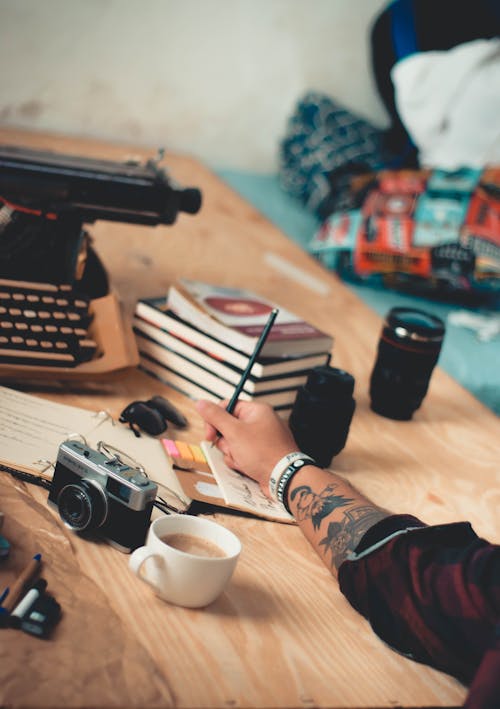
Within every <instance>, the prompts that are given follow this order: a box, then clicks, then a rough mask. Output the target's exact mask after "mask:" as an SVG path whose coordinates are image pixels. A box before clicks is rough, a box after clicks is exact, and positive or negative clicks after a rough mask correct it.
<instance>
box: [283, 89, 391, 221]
mask: <svg viewBox="0 0 500 709" xmlns="http://www.w3.org/2000/svg"><path fill="white" fill-rule="evenodd" d="M385 164H386V156H385V155H384V150H383V146H382V132H381V131H380V130H378V129H377V128H375V127H374V126H372V125H371V124H370V123H369V122H367V121H365V120H363V119H362V118H360V117H359V116H356V115H355V114H353V113H351V112H350V111H348V110H347V109H346V108H344V107H343V106H341V105H340V104H338V103H336V102H335V101H333V100H332V99H331V98H329V97H328V96H325V95H324V94H321V93H315V92H310V93H307V94H306V95H305V96H304V97H303V98H302V99H301V100H300V101H299V102H298V104H297V106H296V108H295V111H294V113H293V115H292V116H291V117H290V119H289V122H288V127H287V131H286V135H285V137H284V139H283V140H282V142H281V145H280V179H281V182H282V185H283V188H284V189H285V190H286V191H287V192H289V193H290V194H292V195H293V196H294V197H298V198H299V199H300V201H301V202H302V203H303V204H304V205H305V206H306V207H307V208H308V209H310V210H311V211H313V212H315V213H316V214H318V215H319V216H320V217H325V216H327V215H328V214H330V213H331V211H332V209H333V207H334V205H335V206H336V207H337V208H339V209H340V208H342V206H343V203H342V194H341V192H342V190H341V189H339V188H338V187H339V186H337V185H336V189H335V190H333V194H332V179H333V180H335V177H336V176H337V173H338V176H339V178H340V179H341V178H342V175H343V174H344V173H347V174H357V173H359V172H366V171H367V170H369V169H377V168H378V167H381V166H383V165H385ZM331 199H334V203H333V204H331V203H330V201H331Z"/></svg>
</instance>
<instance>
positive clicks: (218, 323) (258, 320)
mask: <svg viewBox="0 0 500 709" xmlns="http://www.w3.org/2000/svg"><path fill="white" fill-rule="evenodd" d="M168 307H169V308H170V309H171V310H173V311H174V313H176V314H177V315H179V317H181V318H182V319H183V320H186V321H187V322H189V323H191V324H193V325H195V326H196V327H197V328H198V329H200V330H202V331H203V332H206V333H207V334H209V335H210V336H212V337H215V338H217V339H218V340H222V341H223V342H226V343H227V344H228V345H230V346H231V347H234V348H235V349H237V350H240V351H241V352H245V353H246V354H247V355H251V354H252V352H253V351H254V349H255V345H256V343H257V340H258V338H259V335H260V334H261V332H262V330H263V328H264V326H265V324H266V322H267V320H268V318H269V314H270V313H271V311H272V310H273V309H274V308H278V309H279V313H278V316H277V318H276V320H275V323H274V325H273V327H272V329H271V331H270V333H269V336H268V338H267V340H266V342H265V343H264V346H263V348H262V352H261V354H262V356H263V357H287V356H293V355H304V354H313V353H317V352H325V351H326V352H329V351H330V350H331V348H332V345H333V338H332V337H331V335H328V334H327V333H325V332H322V331H321V330H318V328H316V327H314V325H312V324H310V323H308V322H306V321H304V320H303V319H302V318H300V317H299V316H297V315H294V314H293V313H291V312H289V311H287V310H285V309H284V308H281V307H280V306H279V305H278V304H276V303H272V302H270V301H268V300H266V299H265V298H263V297H261V296H260V295H256V294H255V293H252V292H251V291H248V290H244V289H241V288H226V287H222V286H215V285H210V284H208V283H202V282H201V281H193V280H188V279H186V278H184V279H180V280H179V281H178V282H177V283H176V284H175V285H173V286H171V287H170V289H169V291H168Z"/></svg>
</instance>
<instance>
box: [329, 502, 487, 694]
mask: <svg viewBox="0 0 500 709" xmlns="http://www.w3.org/2000/svg"><path fill="white" fill-rule="evenodd" d="M409 527H418V528H417V529H413V530H411V531H406V532H404V533H402V534H398V533H397V532H398V531H401V530H406V529H408V528H409ZM395 533H396V535H395V536H393V537H392V538H390V539H389V541H387V542H385V543H384V544H382V545H381V546H380V547H378V548H376V545H377V543H379V542H380V541H382V540H385V539H387V537H388V536H390V535H393V534H395ZM373 547H375V548H374V549H373V551H369V549H371V548H373ZM363 552H365V553H366V555H365V556H363ZM357 555H359V558H357ZM339 584H340V588H341V591H342V593H343V594H344V595H345V596H346V597H347V599H348V600H349V602H350V603H351V605H352V606H353V607H354V608H355V609H356V610H357V611H359V612H360V613H361V614H362V615H363V616H364V617H365V618H367V619H368V620H369V622H370V624H371V626H372V628H373V630H374V631H375V632H376V633H377V635H378V636H379V637H380V638H382V640H384V641H385V642H386V643H388V644H389V645H390V646H391V647H393V648H394V649H395V650H397V651H398V652H400V653H402V654H404V655H406V656H407V657H410V658H412V659H414V660H417V661H419V662H424V663H425V664H428V665H431V666H433V667H435V668H437V669H439V670H442V671H444V672H447V673H449V674H451V675H453V676H455V677H457V678H458V679H459V680H460V681H462V682H464V683H465V684H470V683H471V682H472V681H473V678H474V675H476V673H477V672H478V669H479V667H480V665H481V671H483V667H489V669H488V670H487V674H488V676H489V677H490V680H491V682H493V685H492V686H494V687H496V692H497V693H496V697H497V702H498V703H497V705H496V706H497V707H498V706H500V665H499V664H498V655H499V653H498V649H497V650H495V648H496V647H498V646H497V642H498V632H499V630H500V546H496V545H493V544H490V543H488V542H486V541H485V540H484V539H481V538H479V537H478V536H477V535H476V534H475V533H474V531H473V529H472V527H471V526H470V524H468V523H466V522H460V523H456V524H448V525H440V526H434V527H426V526H425V525H423V523H422V522H420V521H419V520H417V519H416V518H413V517H408V516H406V515H400V516H392V517H389V518H387V519H385V520H382V521H381V522H379V523H378V524H376V525H374V527H372V528H371V529H370V530H369V531H368V532H367V533H366V534H365V536H364V537H363V539H362V540H361V542H360V544H359V545H358V547H357V549H356V551H355V554H354V555H353V560H349V559H348V560H346V561H345V562H344V563H343V564H342V565H341V566H340V568H339ZM495 652H496V657H497V663H495ZM492 661H493V664H491V662H492ZM495 664H496V670H494V669H492V667H494V666H495ZM490 665H491V666H490ZM483 679H484V681H485V682H486V681H487V677H486V676H485V677H484V678H483ZM476 683H477V677H476V681H475V682H474V686H475V685H476ZM470 706H471V707H472V706H483V705H479V704H477V705H472V704H471V705H470ZM484 706H487V705H484ZM492 706H493V705H492Z"/></svg>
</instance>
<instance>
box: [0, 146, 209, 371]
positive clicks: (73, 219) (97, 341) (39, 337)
mask: <svg viewBox="0 0 500 709" xmlns="http://www.w3.org/2000/svg"><path fill="white" fill-rule="evenodd" d="M161 158H162V153H161V152H160V153H159V156H158V158H157V159H155V160H148V161H145V162H144V163H140V162H137V161H127V162H114V161H110V160H94V159H89V158H84V157H79V156H73V155H63V154H59V153H55V152H50V151H40V150H31V149H26V148H22V147H11V146H0V380H5V379H19V378H22V379H37V378H49V377H53V378H55V379H86V378H96V377H97V378H98V377H99V376H102V375H109V374H110V373H111V372H120V371H122V370H125V369H127V368H129V367H132V366H135V365H136V364H137V362H138V356H137V350H136V348H135V343H134V341H133V338H132V337H131V334H130V332H129V329H128V328H127V327H125V325H124V323H123V321H122V316H121V311H120V305H119V302H118V300H117V297H116V295H115V294H114V293H113V292H112V291H111V290H110V287H109V283H108V278H107V274H106V271H105V269H104V267H103V265H102V264H101V262H100V260H99V257H98V255H97V254H96V252H95V251H94V250H93V248H92V244H91V239H90V236H89V233H88V232H87V231H86V229H85V228H84V225H87V224H91V223H93V222H94V221H96V220H98V219H105V220H109V221H119V222H129V223H135V224H143V225H150V226H155V225H158V224H173V223H174V222H175V220H176V218H177V215H178V213H179V212H187V213H189V214H196V213H197V212H198V211H199V209H200V207H201V193H200V191H199V190H198V189H195V188H187V189H181V188H179V187H177V186H176V185H175V186H174V184H172V182H171V180H169V177H168V175H167V173H166V171H165V170H164V169H162V168H160V166H159V162H160V160H161Z"/></svg>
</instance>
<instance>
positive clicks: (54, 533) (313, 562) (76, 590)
mask: <svg viewBox="0 0 500 709" xmlns="http://www.w3.org/2000/svg"><path fill="white" fill-rule="evenodd" d="M0 139H1V140H2V141H3V142H5V143H13V144H19V145H30V146H35V147H43V148H47V147H49V148H53V149H56V150H60V151H67V152H72V153H75V154H87V155H92V156H96V157H108V158H112V159H122V158H123V157H124V156H125V155H130V154H135V155H137V154H139V155H144V154H147V155H152V154H153V151H150V152H147V151H140V150H135V149H131V148H130V147H123V146H118V145H116V146H113V145H109V144H106V145H104V144H101V143H97V142H89V141H81V140H76V139H69V138H62V137H51V136H43V135H28V134H25V133H22V132H16V131H8V130H3V131H0ZM166 165H167V168H168V170H169V172H170V174H171V175H172V176H173V177H175V179H176V180H178V181H179V182H180V183H182V184H184V185H186V186H187V185H193V186H198V187H200V188H201V189H202V191H203V198H204V202H203V208H202V211H201V212H200V214H199V215H197V216H195V217H190V216H187V215H182V216H181V217H180V218H179V220H178V222H177V223H176V225H175V226H173V227H156V228H147V227H140V226H132V225H127V224H111V223H105V222H100V223H97V224H95V225H94V226H92V228H91V233H92V235H93V237H94V240H95V247H96V249H97V251H98V253H99V254H100V256H101V257H102V259H103V261H104V263H105V265H106V267H107V269H108V271H109V273H110V276H111V280H112V284H113V287H114V288H115V289H116V290H117V291H118V293H119V295H120V296H121V299H122V301H123V305H124V309H125V312H126V313H127V314H128V316H129V315H130V313H131V311H132V309H133V307H134V304H135V302H136V300H137V298H139V297H143V296H154V295H158V294H161V293H165V292H166V291H167V289H168V287H169V285H170V284H171V283H172V282H173V281H174V280H175V279H176V278H177V277H179V276H185V277H188V278H194V279H200V280H203V279H205V280H207V281H209V282H210V281H212V282H214V283H220V284H224V285H241V286H244V287H248V288H250V289H252V290H254V291H257V292H259V293H261V294H262V295H264V296H267V297H269V298H271V299H273V300H275V301H276V302H278V303H279V304H281V305H282V306H283V307H286V308H288V309H290V310H292V311H295V312H297V313H299V314H301V315H302V316H304V317H305V318H306V319H308V320H310V321H311V322H313V323H314V324H316V325H317V326H319V327H320V328H322V329H324V330H326V331H328V332H330V333H331V334H333V335H334V338H335V344H334V349H333V352H334V358H333V363H334V364H335V365H336V366H339V367H342V368H344V369H346V370H348V371H349V372H351V373H352V374H353V375H354V376H355V379H356V388H355V397H356V400H357V409H356V413H355V416H354V420H353V423H352V426H351V431H350V435H349V439H348V443H347V446H346V448H345V449H344V451H343V452H342V453H341V454H340V455H339V456H337V457H336V458H335V459H334V461H333V468H334V469H335V470H336V471H338V472H339V473H341V474H344V475H346V476H347V477H348V478H349V480H350V481H351V482H352V483H354V484H355V485H356V486H357V487H358V488H360V489H361V490H362V491H363V492H364V493H366V494H367V495H368V496H370V497H371V498H372V499H373V500H374V501H375V502H376V503H378V504H380V505H382V506H384V507H385V508H387V509H391V510H394V511H397V512H411V513H415V514H417V515H418V516H420V517H421V518H422V519H423V520H425V521H426V522H428V523H444V522H451V521H456V520H463V519H468V520H470V521H471V522H472V524H473V526H474V528H475V530H476V531H477V532H478V533H479V534H481V535H483V536H485V537H487V538H489V539H491V540H492V541H495V540H496V541H497V542H498V541H499V540H500V519H499V515H498V502H499V495H500V477H499V473H498V461H499V458H500V456H499V453H500V448H499V441H500V435H499V434H500V426H499V421H498V419H497V418H496V417H495V416H494V414H492V413H491V412H490V411H489V410H488V409H487V408H486V407H485V406H483V405H482V404H480V403H479V402H478V401H476V400H475V399H474V398H473V397H472V396H471V395H470V394H468V393H467V392H466V391H465V390H464V389H462V388H461V387H460V386H458V385H457V384H456V383H455V382H454V381H453V380H452V379H451V378H450V377H449V376H447V375H446V374H445V373H444V372H443V371H441V370H439V369H437V370H436V371H435V372H434V374H433V377H432V381H431V386H430V390H429V393H428V395H427V397H426V400H425V402H424V404H423V406H422V407H421V409H420V410H419V411H418V412H417V413H416V415H415V416H414V418H413V420H412V421H411V422H405V423H402V422H395V421H391V420H389V419H384V418H382V417H380V416H377V415H376V414H374V413H373V412H372V411H371V410H370V408H369V402H368V394H367V392H368V380H369V375H370V372H371V367H372V365H373V361H374V356H375V351H376V344H377V340H378V337H379V333H380V327H381V322H380V319H379V318H378V317H377V316H376V315H375V314H374V313H373V312H372V311H371V310H370V309H369V308H368V307H367V306H366V305H364V304H363V303H362V302H360V301H359V300H358V299H357V298H356V297H355V296H354V295H353V294H352V292H351V291H350V290H349V289H348V288H347V287H345V286H344V285H343V284H341V283H340V282H339V280H338V279H337V278H336V276H335V275H333V274H331V273H329V272H327V271H326V270H324V269H323V268H322V267H321V266H320V265H319V264H318V263H316V262H315V261H314V260H313V259H312V258H310V257H308V256H307V255H305V254H304V253H303V252H302V251H301V250H300V249H299V248H298V247H297V246H295V245H294V244H292V243H291V242H290V241H289V240H288V239H287V238H285V236H284V235H283V234H282V233H280V232H279V231H278V229H276V228H275V227H273V226H272V225H271V224H270V223H269V222H268V221H266V219H265V218H264V217H263V216H262V215H261V214H259V213H258V212H257V211H256V210H255V209H254V208H253V207H252V206H250V205H249V204H247V203H246V202H245V201H243V200H242V199H241V198H240V197H239V196H237V195H236V194H235V193H234V192H233V191H232V190H231V189H229V188H228V187H227V186H226V185H224V184H223V183H222V182H221V181H220V180H219V179H217V178H216V177H215V176H214V175H213V174H212V173H211V172H210V171H209V170H207V169H206V168H205V167H203V166H202V165H200V163H199V162H197V161H196V160H194V159H190V158H188V157H182V156H176V155H168V154H167V157H166ZM33 391H34V393H37V394H40V395H41V396H46V397H48V398H50V399H53V400H56V401H60V402H63V403H67V404H75V405H78V406H82V407H85V408H88V409H91V410H97V409H102V408H106V409H108V410H110V411H111V412H112V413H113V414H115V415H116V414H118V413H119V412H120V410H121V409H122V407H123V406H124V405H125V403H128V402H129V401H131V400H132V399H140V398H146V397H149V396H150V395H151V394H153V393H163V394H164V395H166V396H168V397H169V398H170V399H171V400H172V401H173V402H174V403H176V404H177V405H179V406H180V407H181V408H182V409H183V410H184V411H185V412H186V413H187V414H188V416H189V418H190V422H191V426H190V430H189V431H187V432H185V433H184V434H183V435H184V438H185V439H186V440H189V441H193V440H201V438H202V435H203V434H202V431H203V429H202V425H201V420H200V419H199V417H198V416H197V414H196V412H195V411H194V408H193V404H192V402H191V401H189V400H187V399H185V398H184V397H182V396H180V395H179V394H177V393H175V392H173V391H172V390H170V389H168V388H167V387H162V386H161V385H159V383H158V382H156V381H155V380H153V379H150V378H148V377H147V376H145V375H144V374H142V373H140V372H138V371H134V372H132V373H131V374H129V375H127V376H126V377H124V378H122V379H120V380H117V381H114V380H111V379H110V381H109V382H105V383H99V384H95V383H94V384H93V383H89V384H88V385H86V386H82V385H78V389H77V390H70V388H68V387H67V386H57V383H56V382H55V383H54V387H53V388H51V389H50V390H38V389H37V390H36V391H35V390H33ZM178 437H181V436H180V435H179V436H178ZM2 482H3V488H2V491H1V494H2V497H0V509H2V510H3V512H4V513H5V515H6V526H5V528H4V533H5V534H7V531H10V532H11V533H12V535H13V537H12V540H14V538H15V539H16V540H17V541H18V542H19V545H20V547H19V548H20V549H21V550H22V552H23V553H24V555H25V556H24V558H29V556H27V555H28V554H29V553H32V551H33V548H34V546H35V545H36V546H37V547H38V550H39V551H42V552H43V554H44V558H45V559H46V560H47V564H46V569H45V572H44V573H45V576H46V578H47V579H48V581H49V588H50V589H51V590H52V592H53V593H54V595H55V596H56V597H57V599H58V600H59V601H60V602H61V604H62V606H63V609H64V616H63V619H62V621H61V623H60V624H59V626H58V627H57V629H56V632H55V633H54V635H53V637H52V639H51V640H49V641H41V640H37V639H35V638H32V637H30V636H27V635H25V634H23V633H20V632H18V631H13V630H2V631H0V648H1V649H0V655H2V656H1V657H0V703H2V705H6V706H21V705H22V706H43V707H56V706H67V707H70V706H71V707H88V706H102V707H104V706H106V707H108V706H122V707H136V706H141V707H144V706H179V707H186V708H187V707H238V706H242V707H243V706H244V707H312V706H320V707H393V706H405V707H424V706H457V705H460V704H461V703H462V702H463V699H464V697H465V693H466V692H465V689H464V688H463V687H462V686H461V685H460V684H459V683H458V682H456V681H455V680H454V679H451V678H450V677H448V676H446V675H444V674H442V673H440V672H437V671H435V670H432V669H430V668H427V667H424V666H421V665H418V664H416V663H414V662H411V661H409V660H406V659H404V658H403V657H400V656H399V655H397V654H396V653H395V652H393V651H391V650H390V649H389V648H388V647H386V646H385V645H384V644H383V643H382V642H381V641H380V640H379V639H378V638H377V637H376V636H375V635H374V634H373V632H372V631H371V629H370V627H369V625H368V624H367V622H366V621H365V620H364V619H363V618H361V617H360V616H358V615H357V613H356V612H355V611H354V610H353V609H352V608H351V607H350V606H349V604H348V603H347V601H346V600H345V599H344V597H343V596H342V595H341V594H340V592H339V590H338V587H337V584H336V582H335V580H334V579H333V578H332V577H331V576H330V574H329V572H328V570H327V569H326V568H325V567H324V566H323V565H322V563H321V562H320V560H319V559H318V558H317V556H316V555H315V553H314V552H313V551H312V549H311V548H310V547H309V545H308V543H307V542H306V541H305V539H304V538H303V536H302V535H301V533H300V531H299V530H298V529H297V528H296V527H295V526H289V525H280V524H274V523H271V522H265V521H263V520H259V519H250V518H245V517H241V516H237V515H230V514H217V515H216V519H217V520H218V521H220V522H222V523H223V524H224V525H226V526H227V527H228V528H230V529H231V530H233V531H234V532H235V533H236V534H237V535H238V536H239V537H240V539H241V541H242V544H243V553H242V556H241V558H240V561H239V563H238V567H237V569H236V572H235V575H234V577H233V580H232V582H231V584H230V586H229V587H228V589H227V591H226V592H225V593H224V594H223V595H222V596H221V597H220V598H219V599H218V600H217V601H216V602H215V603H214V604H213V605H212V606H210V607H209V608H207V609H205V610H186V609H183V608H178V607H174V606H170V605H168V604H166V603H163V602H162V601H160V600H158V599H157V598H156V597H154V596H153V595H152V594H151V593H150V591H149V589H147V588H146V587H145V586H144V585H143V584H142V583H141V582H140V581H138V580H137V579H136V578H135V577H134V576H133V575H132V574H131V573H130V572H129V570H128V557H127V556H126V555H123V554H121V553H119V552H117V551H115V550H114V549H112V548H111V547H109V546H108V545H106V544H93V543H89V542H85V541H83V540H81V539H80V538H77V537H76V536H75V535H73V534H72V533H71V532H68V531H67V530H65V529H63V527H62V525H61V524H60V522H59V519H58V517H57V515H56V514H54V513H53V512H52V511H49V509H48V508H47V507H46V493H44V492H43V491H41V490H39V489H38V488H34V487H32V486H26V485H25V484H23V483H16V484H15V485H13V484H12V483H10V481H9V484H6V481H5V477H2ZM6 530H7V531H6ZM16 553H21V552H20V551H19V549H18V550H17V551H16V549H14V550H13V552H12V554H13V557H14V559H15V554H16ZM14 559H13V560H14ZM6 568H8V567H6ZM1 573H3V572H2V571H1V570H0V574H1ZM6 648H8V652H6V653H5V654H2V651H5V649H6ZM9 660H10V662H11V665H10V667H11V668H12V666H14V667H15V668H16V669H15V670H13V671H12V670H11V671H9V670H8V669H6V668H8V666H9V665H8V661H9ZM5 661H7V664H5ZM12 663H14V665H13V664H12ZM26 663H29V666H30V667H31V668H32V669H31V670H30V672H26V671H25V665H26Z"/></svg>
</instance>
